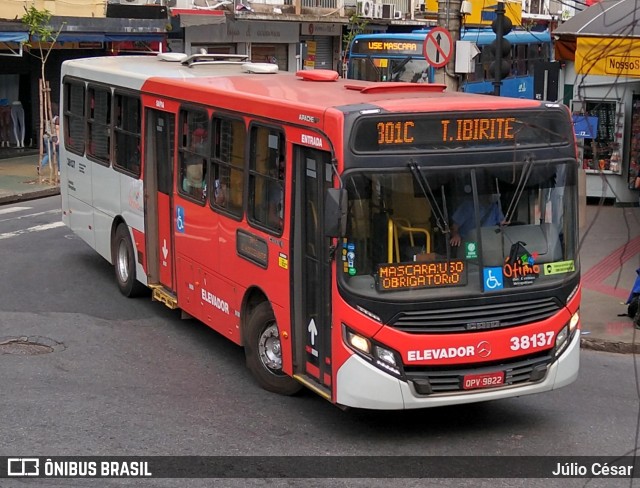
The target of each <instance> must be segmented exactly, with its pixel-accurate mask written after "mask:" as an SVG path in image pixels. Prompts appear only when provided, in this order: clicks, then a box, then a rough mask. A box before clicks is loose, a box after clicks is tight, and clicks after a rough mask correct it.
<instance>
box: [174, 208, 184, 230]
mask: <svg viewBox="0 0 640 488" xmlns="http://www.w3.org/2000/svg"><path fill="white" fill-rule="evenodd" d="M176 230H177V231H178V232H184V208H183V207H176Z"/></svg>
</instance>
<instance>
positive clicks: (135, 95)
mask: <svg viewBox="0 0 640 488" xmlns="http://www.w3.org/2000/svg"><path fill="white" fill-rule="evenodd" d="M120 96H122V97H128V98H133V99H136V100H137V101H138V126H137V129H138V132H137V133H134V132H131V131H129V130H127V129H124V128H122V127H119V126H118V124H117V120H116V115H117V111H116V108H117V99H118V97H120ZM112 107H113V113H112V121H113V122H112V137H111V141H112V145H113V149H112V154H113V157H112V161H113V164H112V166H113V169H115V170H116V171H117V172H119V173H123V174H125V175H127V176H132V177H134V178H138V179H139V178H140V176H141V173H142V151H141V144H142V112H143V106H142V97H141V96H140V93H137V92H135V91H133V90H123V89H120V88H116V89H114V90H113V95H112ZM118 134H124V135H126V136H134V137H137V140H138V144H137V153H138V161H137V166H138V169H137V171H132V170H131V169H129V168H127V167H125V166H122V165H120V164H119V163H118V138H117V136H118Z"/></svg>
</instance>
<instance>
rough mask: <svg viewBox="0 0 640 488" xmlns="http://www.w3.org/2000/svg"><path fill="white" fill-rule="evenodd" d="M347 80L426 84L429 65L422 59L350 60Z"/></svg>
mask: <svg viewBox="0 0 640 488" xmlns="http://www.w3.org/2000/svg"><path fill="white" fill-rule="evenodd" d="M350 64H351V71H350V75H349V78H352V79H355V80H366V81H391V82H394V81H395V82H398V81H403V82H411V83H427V82H428V81H429V63H427V61H426V60H424V59H414V58H411V57H410V56H407V57H405V58H395V59H394V58H379V57H375V58H372V57H370V56H367V57H364V58H361V57H358V58H355V57H354V58H352V59H351V60H350Z"/></svg>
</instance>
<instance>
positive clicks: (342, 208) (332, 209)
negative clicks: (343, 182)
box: [324, 188, 347, 237]
mask: <svg viewBox="0 0 640 488" xmlns="http://www.w3.org/2000/svg"><path fill="white" fill-rule="evenodd" d="M346 233H347V190H345V189H344V188H328V189H327V194H326V198H325V201H324V235H325V236H326V237H342V236H344V235H345V234H346Z"/></svg>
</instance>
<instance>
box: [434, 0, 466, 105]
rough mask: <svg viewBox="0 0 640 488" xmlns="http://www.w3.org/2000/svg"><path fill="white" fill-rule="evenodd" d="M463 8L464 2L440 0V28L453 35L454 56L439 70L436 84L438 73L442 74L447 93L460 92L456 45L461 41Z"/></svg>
mask: <svg viewBox="0 0 640 488" xmlns="http://www.w3.org/2000/svg"><path fill="white" fill-rule="evenodd" d="M461 6H462V0H438V27H444V28H445V29H447V30H448V31H449V33H450V34H451V41H452V42H453V45H452V46H451V49H452V56H451V59H450V60H449V62H448V63H447V64H446V65H445V66H444V68H441V69H439V70H438V71H437V72H436V80H435V81H436V82H439V80H438V73H442V76H443V77H444V84H445V85H446V86H447V91H450V92H456V91H458V77H457V76H456V74H455V68H456V43H457V42H458V41H459V40H460V17H461V14H460V7H461Z"/></svg>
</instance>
